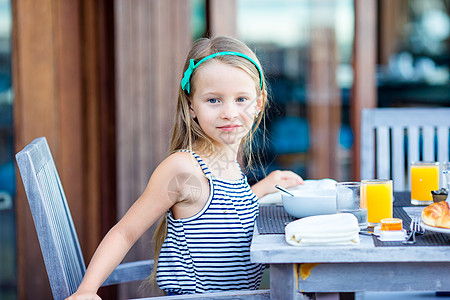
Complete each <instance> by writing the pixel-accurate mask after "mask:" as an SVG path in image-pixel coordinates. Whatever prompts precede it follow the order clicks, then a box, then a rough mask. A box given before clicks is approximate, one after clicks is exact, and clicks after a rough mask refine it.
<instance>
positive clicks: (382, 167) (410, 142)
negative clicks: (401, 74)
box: [361, 108, 450, 191]
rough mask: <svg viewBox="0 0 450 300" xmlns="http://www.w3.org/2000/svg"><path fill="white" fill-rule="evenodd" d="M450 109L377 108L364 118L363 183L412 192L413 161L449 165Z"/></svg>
mask: <svg viewBox="0 0 450 300" xmlns="http://www.w3.org/2000/svg"><path fill="white" fill-rule="evenodd" d="M449 129H450V108H374V109H364V110H363V111H362V116H361V179H373V178H388V179H392V180H393V183H394V190H396V191H404V190H409V189H410V185H411V183H410V171H409V164H410V163H411V162H412V161H419V160H423V161H440V162H444V161H449Z"/></svg>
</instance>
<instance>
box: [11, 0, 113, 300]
mask: <svg viewBox="0 0 450 300" xmlns="http://www.w3.org/2000/svg"><path fill="white" fill-rule="evenodd" d="M108 3H109V1H107V0H102V1H97V2H95V3H93V2H92V1H89V0H78V1H72V0H59V1H56V0H43V1H39V2H36V1H30V0H17V1H12V13H13V37H12V40H13V52H14V56H13V58H14V60H13V66H12V70H13V76H14V80H13V82H14V94H15V98H14V134H15V148H16V152H18V151H20V150H21V149H22V148H23V147H24V146H25V145H26V144H28V143H30V142H31V141H32V140H33V139H34V138H36V137H39V136H45V137H46V138H47V140H48V142H49V145H50V149H51V151H52V154H53V157H54V160H55V163H56V167H57V168H58V172H59V175H60V177H61V181H62V184H63V187H64V190H65V194H66V196H67V200H68V203H69V207H70V209H71V212H72V216H73V219H74V224H75V227H76V229H77V233H78V236H79V240H80V244H81V248H82V250H83V253H84V255H85V259H86V261H87V262H88V261H89V260H90V257H91V256H92V254H93V253H94V251H95V249H96V247H97V246H98V244H99V242H100V238H101V231H103V232H104V230H105V229H104V228H105V227H107V226H106V225H105V223H106V224H108V225H109V226H108V228H109V227H110V224H111V217H110V216H111V210H112V209H114V206H111V205H102V203H105V199H107V202H108V203H111V202H112V203H114V199H115V190H114V186H115V176H114V172H113V171H111V169H109V168H112V169H113V170H114V169H115V164H114V162H115V157H114V149H113V148H111V147H110V146H109V145H110V143H111V141H114V131H113V132H112V133H111V131H110V130H111V129H112V130H114V123H113V122H114V119H113V118H111V115H112V116H114V98H113V97H111V96H114V93H112V94H110V95H108V91H109V90H111V89H112V88H114V85H112V84H109V81H110V79H111V78H112V79H114V72H113V70H114V66H113V65H114V64H113V63H114V60H112V61H111V60H110V58H111V56H110V55H108V53H114V52H113V50H112V47H111V46H112V45H111V37H110V35H108V33H107V32H108V28H110V29H111V30H112V24H113V22H112V18H111V16H112V10H111V7H112V5H109V4H108ZM108 24H109V25H108ZM111 32H112V31H111ZM100 39H101V41H100ZM102 47H103V48H102ZM105 52H106V53H105ZM100 99H102V101H100ZM108 101H111V102H110V103H108ZM103 133H104V134H103ZM16 182H17V196H16V197H17V199H16V200H17V201H16V215H17V221H16V224H17V250H18V285H19V286H18V293H19V298H20V299H36V298H39V299H47V298H51V292H50V287H49V283H48V279H47V275H46V271H45V268H44V264H43V260H42V255H41V251H40V248H39V244H38V241H37V237H36V231H35V229H34V224H33V221H32V218H31V214H30V210H29V208H28V203H27V200H26V196H25V193H24V189H23V185H22V181H21V179H20V177H19V176H18V177H17V181H16ZM114 221H115V218H114Z"/></svg>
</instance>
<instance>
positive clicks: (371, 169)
mask: <svg viewBox="0 0 450 300" xmlns="http://www.w3.org/2000/svg"><path fill="white" fill-rule="evenodd" d="M361 120H363V121H362V122H361V136H363V137H364V138H362V139H361V179H373V178H374V177H375V127H374V126H373V117H372V115H371V111H369V110H363V111H362V117H361Z"/></svg>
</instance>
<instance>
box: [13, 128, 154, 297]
mask: <svg viewBox="0 0 450 300" xmlns="http://www.w3.org/2000/svg"><path fill="white" fill-rule="evenodd" d="M16 160H17V164H18V166H19V171H20V175H21V177H22V181H23V184H24V186H25V192H26V195H27V198H28V203H29V205H30V209H31V214H32V216H33V220H34V224H35V227H36V232H37V235H38V239H39V244H40V246H41V251H42V255H43V257H44V262H45V267H46V269H47V275H48V278H49V281H50V287H51V289H52V293H53V298H54V299H64V298H66V297H68V296H70V295H71V294H72V293H74V292H75V291H76V290H77V288H78V286H79V285H80V283H81V280H82V279H83V276H84V273H85V272H86V266H85V263H84V259H83V254H82V252H81V249H80V244H79V242H78V236H77V233H76V231H75V227H74V225H73V221H72V215H71V213H70V209H69V206H68V205H67V200H66V196H65V194H64V190H63V187H62V184H61V181H60V179H59V175H58V172H57V170H56V166H55V163H54V161H53V158H52V154H51V153H50V148H49V146H48V144H47V140H46V139H45V137H40V138H37V139H35V140H34V141H33V142H31V143H30V144H29V145H27V146H26V147H25V148H24V149H23V150H22V151H20V152H19V153H17V155H16ZM152 269H153V260H145V261H139V262H130V263H123V264H120V265H119V266H118V267H117V268H116V270H114V272H113V273H112V274H111V275H110V276H109V277H108V279H107V280H106V281H105V282H104V283H103V286H107V285H112V284H117V283H123V282H129V281H135V280H142V279H144V278H145V277H147V276H148V275H149V274H150V273H151V272H152Z"/></svg>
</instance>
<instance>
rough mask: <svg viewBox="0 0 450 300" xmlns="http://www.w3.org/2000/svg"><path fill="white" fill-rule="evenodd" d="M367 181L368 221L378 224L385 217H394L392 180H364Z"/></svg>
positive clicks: (371, 223)
mask: <svg viewBox="0 0 450 300" xmlns="http://www.w3.org/2000/svg"><path fill="white" fill-rule="evenodd" d="M362 182H364V183H366V186H365V189H366V191H365V194H366V203H367V221H368V222H369V224H370V225H376V224H379V223H380V222H381V220H382V219H384V218H392V211H393V208H392V200H393V191H392V180H385V179H372V180H363V181H362Z"/></svg>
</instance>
